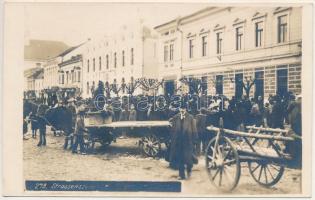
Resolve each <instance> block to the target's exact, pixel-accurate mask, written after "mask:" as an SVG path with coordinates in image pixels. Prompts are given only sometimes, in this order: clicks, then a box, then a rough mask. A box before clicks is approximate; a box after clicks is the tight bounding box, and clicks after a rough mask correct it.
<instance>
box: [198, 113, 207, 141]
mask: <svg viewBox="0 0 315 200" xmlns="http://www.w3.org/2000/svg"><path fill="white" fill-rule="evenodd" d="M196 128H197V132H198V136H199V137H200V136H201V135H203V134H205V132H206V128H207V115H204V114H197V115H196Z"/></svg>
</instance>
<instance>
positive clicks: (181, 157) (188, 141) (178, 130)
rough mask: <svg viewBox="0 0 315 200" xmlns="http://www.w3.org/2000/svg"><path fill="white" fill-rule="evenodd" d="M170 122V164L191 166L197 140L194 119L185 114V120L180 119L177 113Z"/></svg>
mask: <svg viewBox="0 0 315 200" xmlns="http://www.w3.org/2000/svg"><path fill="white" fill-rule="evenodd" d="M170 122H171V124H172V128H171V146H170V162H172V163H179V162H183V163H184V164H187V165H193V153H194V143H195V141H196V140H197V130H196V122H195V119H194V117H193V116H192V115H190V114H189V113H187V112H186V114H185V118H184V119H181V118H180V113H178V114H177V115H175V116H174V117H173V118H171V119H170Z"/></svg>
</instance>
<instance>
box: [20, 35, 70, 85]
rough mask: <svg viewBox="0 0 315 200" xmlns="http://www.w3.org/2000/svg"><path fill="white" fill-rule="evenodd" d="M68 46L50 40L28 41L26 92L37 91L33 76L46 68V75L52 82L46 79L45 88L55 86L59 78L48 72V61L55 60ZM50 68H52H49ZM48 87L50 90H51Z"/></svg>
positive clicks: (26, 51) (26, 45) (25, 72)
mask: <svg viewBox="0 0 315 200" xmlns="http://www.w3.org/2000/svg"><path fill="white" fill-rule="evenodd" d="M67 48H68V46H67V45H66V44H65V43H63V42H59V41H49V40H32V39H31V40H26V44H25V46H24V77H25V84H24V86H25V88H24V89H25V91H29V90H32V91H34V90H35V85H34V84H35V83H34V80H33V78H32V75H33V74H34V73H35V72H37V71H38V70H41V68H44V75H45V77H46V76H47V77H48V79H49V80H50V81H48V82H47V79H46V78H45V79H44V87H45V88H47V87H48V86H49V87H50V86H51V85H54V84H53V82H54V80H58V77H57V78H55V77H51V74H53V73H52V72H51V71H53V70H51V69H49V70H46V69H45V68H46V66H47V60H48V62H50V60H54V59H55V58H56V56H57V55H58V54H60V53H61V52H63V51H64V50H66V49H67ZM49 68H50V67H49ZM49 87H48V88H49Z"/></svg>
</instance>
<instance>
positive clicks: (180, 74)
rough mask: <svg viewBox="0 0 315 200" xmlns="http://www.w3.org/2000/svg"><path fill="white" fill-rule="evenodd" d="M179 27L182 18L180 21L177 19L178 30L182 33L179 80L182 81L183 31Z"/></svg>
mask: <svg viewBox="0 0 315 200" xmlns="http://www.w3.org/2000/svg"><path fill="white" fill-rule="evenodd" d="M179 25H180V17H178V19H177V24H176V26H177V28H176V30H177V31H178V32H180V33H181V37H180V43H181V44H180V48H181V49H180V71H179V79H181V78H182V77H183V31H182V30H181V29H180V28H179ZM179 79H178V80H179Z"/></svg>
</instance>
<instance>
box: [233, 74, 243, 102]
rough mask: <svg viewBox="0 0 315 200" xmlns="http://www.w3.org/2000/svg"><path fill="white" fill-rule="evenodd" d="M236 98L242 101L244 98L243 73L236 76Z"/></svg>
mask: <svg viewBox="0 0 315 200" xmlns="http://www.w3.org/2000/svg"><path fill="white" fill-rule="evenodd" d="M234 80H235V98H236V99H240V98H242V96H243V73H239V74H235V79H234Z"/></svg>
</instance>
